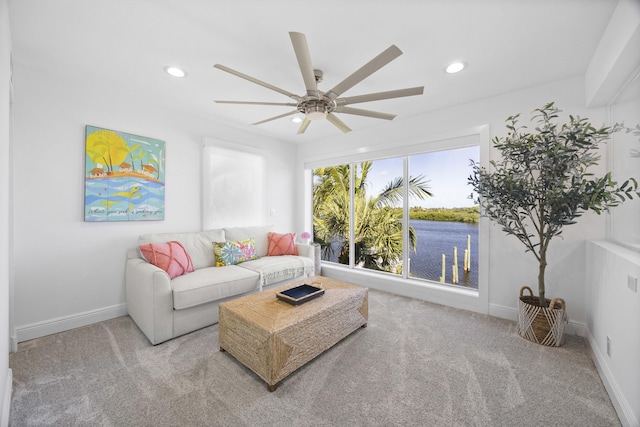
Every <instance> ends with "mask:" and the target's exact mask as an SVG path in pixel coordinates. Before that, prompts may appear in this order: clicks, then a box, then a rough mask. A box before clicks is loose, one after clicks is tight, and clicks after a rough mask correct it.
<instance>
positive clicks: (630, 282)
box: [627, 274, 638, 292]
mask: <svg viewBox="0 0 640 427" xmlns="http://www.w3.org/2000/svg"><path fill="white" fill-rule="evenodd" d="M627 286H628V287H629V289H631V290H632V291H633V292H638V278H637V277H634V276H632V275H630V274H628V275H627Z"/></svg>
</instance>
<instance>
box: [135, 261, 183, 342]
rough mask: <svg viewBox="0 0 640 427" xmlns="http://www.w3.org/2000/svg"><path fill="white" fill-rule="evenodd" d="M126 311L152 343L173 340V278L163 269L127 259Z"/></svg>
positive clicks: (145, 262)
mask: <svg viewBox="0 0 640 427" xmlns="http://www.w3.org/2000/svg"><path fill="white" fill-rule="evenodd" d="M125 290H126V298H127V311H128V312H129V316H130V317H131V318H132V319H133V321H134V322H135V323H136V325H138V327H139V328H140V330H141V331H142V332H143V333H144V334H145V335H146V336H147V338H149V341H151V343H152V344H154V345H155V344H159V343H161V342H163V341H166V340H168V339H171V338H172V337H173V293H172V288H171V279H170V278H169V275H168V274H167V273H166V272H165V271H164V270H162V269H160V268H158V267H156V266H155V265H153V264H150V263H148V262H147V261H145V260H142V259H140V258H128V259H127V264H126V268H125Z"/></svg>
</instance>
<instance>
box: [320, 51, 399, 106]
mask: <svg viewBox="0 0 640 427" xmlns="http://www.w3.org/2000/svg"><path fill="white" fill-rule="evenodd" d="M400 55H402V51H401V50H400V49H399V48H398V47H397V46H396V45H391V46H389V47H388V48H387V49H386V50H385V51H384V52H382V53H381V54H379V55H378V56H376V57H375V58H373V59H372V60H371V61H369V62H367V63H366V64H364V65H363V66H362V67H360V68H359V69H358V70H357V71H356V72H354V73H353V74H351V75H350V76H349V77H347V78H346V79H344V80H343V81H342V82H340V83H338V84H337V85H336V86H335V87H334V88H333V89H331V90H330V91H329V92H327V93H326V95H327V96H328V97H329V98H330V99H331V100H332V101H335V99H336V98H337V97H339V96H340V95H342V94H343V93H345V92H346V91H347V90H349V89H351V88H352V87H354V86H355V85H356V84H358V83H360V82H361V81H362V80H364V79H366V78H367V77H369V76H370V75H371V74H373V73H375V72H376V71H378V70H379V69H380V68H382V67H384V66H385V65H387V64H388V63H389V62H391V61H393V60H394V59H396V58H397V57H398V56H400Z"/></svg>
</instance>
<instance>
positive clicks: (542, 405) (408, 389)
mask: <svg viewBox="0 0 640 427" xmlns="http://www.w3.org/2000/svg"><path fill="white" fill-rule="evenodd" d="M217 335H218V327H217V325H214V326H211V327H208V328H205V329H202V330H200V331H197V332H194V333H192V334H189V335H186V336H183V337H180V338H177V339H175V340H172V341H169V342H166V343H164V344H160V345H158V346H156V347H153V346H151V345H150V344H149V342H148V341H147V339H146V338H145V337H144V335H142V333H141V332H140V331H139V330H138V329H137V327H136V326H135V324H134V323H133V322H132V321H131V319H130V318H129V317H121V318H118V319H113V320H109V321H106V322H102V323H98V324H95V325H91V326H88V327H84V328H80V329H76V330H73V331H69V332H64V333H60V334H56V335H51V336H48V337H43V338H39V339H36V340H33V341H29V342H24V343H21V344H20V345H19V350H18V352H17V353H14V354H11V355H10V367H11V369H12V370H13V378H14V383H13V397H12V405H11V414H10V425H11V426H16V427H17V426H46V425H53V426H259V425H264V426H289V427H290V426H401V425H402V426H539V425H544V426H581V427H582V426H619V425H620V422H619V420H618V417H617V416H616V413H615V410H614V408H613V406H612V404H611V401H610V399H609V397H608V395H607V393H606V391H605V389H604V386H603V385H602V382H601V380H600V378H599V376H598V373H597V372H596V369H595V366H594V364H593V361H592V360H591V357H590V354H589V350H588V347H587V344H586V343H585V341H584V340H583V339H581V338H578V337H569V338H568V339H567V340H566V342H565V344H564V345H563V346H562V347H560V348H549V347H543V346H539V345H536V344H532V343H529V342H527V341H525V340H524V339H522V338H520V337H519V336H518V335H517V334H516V332H515V323H513V322H509V321H505V320H500V319H496V318H491V317H488V316H484V315H478V314H475V313H469V312H465V311H461V310H457V309H452V308H448V307H443V306H439V305H435V304H430V303H426V302H423V301H419V300H413V299H409V298H404V297H399V296H395V295H391V294H387V293H383V292H379V291H374V290H371V291H370V293H369V324H368V327H367V328H363V329H359V330H358V331H356V332H355V333H353V334H352V335H350V336H348V337H347V338H346V339H344V340H343V341H341V342H340V343H338V344H337V345H336V346H334V347H333V348H331V349H330V350H328V351H327V352H325V353H323V354H322V355H320V356H319V357H318V358H316V359H315V360H314V361H312V362H311V363H309V364H307V365H306V366H304V367H302V368H300V369H299V370H298V371H296V372H294V373H293V374H292V375H291V376H290V377H288V378H287V379H285V380H284V381H283V383H282V384H281V385H280V387H279V388H278V389H277V390H276V391H275V392H274V393H269V392H268V391H267V388H266V385H265V384H264V382H262V381H261V380H260V379H259V378H258V377H257V376H256V375H254V374H253V373H252V372H250V371H248V370H247V369H246V368H244V367H243V366H242V365H240V364H239V363H238V362H236V361H235V359H233V357H232V356H230V355H229V354H228V353H220V352H219V348H218V343H217Z"/></svg>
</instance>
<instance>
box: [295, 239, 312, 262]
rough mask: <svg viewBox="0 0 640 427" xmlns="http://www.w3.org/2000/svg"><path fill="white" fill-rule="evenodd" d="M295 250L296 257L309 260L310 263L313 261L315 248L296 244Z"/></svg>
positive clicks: (304, 244)
mask: <svg viewBox="0 0 640 427" xmlns="http://www.w3.org/2000/svg"><path fill="white" fill-rule="evenodd" d="M296 249H297V250H298V255H300V256H303V257H307V258H311V260H312V261H313V260H315V246H313V245H309V244H307V243H296Z"/></svg>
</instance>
